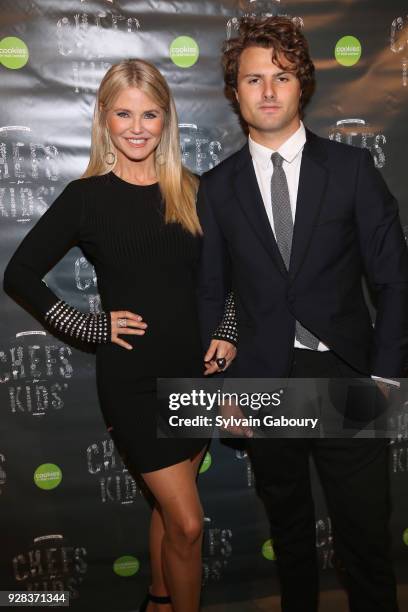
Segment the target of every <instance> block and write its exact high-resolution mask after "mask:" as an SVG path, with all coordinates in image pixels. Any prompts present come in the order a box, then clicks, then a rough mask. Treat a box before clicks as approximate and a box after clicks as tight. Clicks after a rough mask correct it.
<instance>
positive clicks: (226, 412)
mask: <svg viewBox="0 0 408 612" xmlns="http://www.w3.org/2000/svg"><path fill="white" fill-rule="evenodd" d="M218 413H219V415H220V416H221V417H222V418H223V419H230V418H231V417H233V420H234V422H235V423H239V422H240V421H242V419H244V418H245V416H244V414H243V413H242V410H241V408H239V406H237V405H236V404H232V403H231V404H230V403H228V404H222V405H221V406H219V407H218ZM220 429H221V431H228V433H230V434H232V435H233V436H245V437H246V438H252V437H253V435H254V432H253V430H252V429H251V427H244V426H242V425H239V424H237V425H235V424H227V425H225V426H221V427H220Z"/></svg>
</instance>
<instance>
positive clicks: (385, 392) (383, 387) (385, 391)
mask: <svg viewBox="0 0 408 612" xmlns="http://www.w3.org/2000/svg"><path fill="white" fill-rule="evenodd" d="M375 384H376V385H377V387H378V388H379V390H380V391H381V393H382V394H383V396H384V397H385V399H386V400H388V399H390V393H391V386H390V385H388V384H387V383H385V382H383V381H382V380H376V381H375Z"/></svg>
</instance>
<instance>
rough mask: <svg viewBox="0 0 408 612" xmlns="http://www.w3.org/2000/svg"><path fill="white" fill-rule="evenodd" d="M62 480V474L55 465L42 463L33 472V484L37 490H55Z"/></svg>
mask: <svg viewBox="0 0 408 612" xmlns="http://www.w3.org/2000/svg"><path fill="white" fill-rule="evenodd" d="M61 480H62V472H61V470H60V468H59V467H58V465H55V463H43V464H42V465H39V466H38V468H37V469H36V470H35V472H34V483H35V484H36V485H37V487H38V488H39V489H45V490H47V491H49V490H50V489H55V487H58V485H59V484H60V482H61Z"/></svg>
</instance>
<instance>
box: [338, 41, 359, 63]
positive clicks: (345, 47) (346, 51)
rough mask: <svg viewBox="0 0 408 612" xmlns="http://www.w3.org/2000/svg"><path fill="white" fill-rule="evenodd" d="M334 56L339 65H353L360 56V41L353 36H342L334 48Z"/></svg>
mask: <svg viewBox="0 0 408 612" xmlns="http://www.w3.org/2000/svg"><path fill="white" fill-rule="evenodd" d="M334 57H335V58H336V60H337V62H338V63H339V64H340V65H341V66H354V65H355V64H357V62H358V60H359V59H360V57H361V43H360V41H359V40H358V38H356V37H355V36H343V37H342V38H340V40H338V41H337V43H336V46H335V48H334Z"/></svg>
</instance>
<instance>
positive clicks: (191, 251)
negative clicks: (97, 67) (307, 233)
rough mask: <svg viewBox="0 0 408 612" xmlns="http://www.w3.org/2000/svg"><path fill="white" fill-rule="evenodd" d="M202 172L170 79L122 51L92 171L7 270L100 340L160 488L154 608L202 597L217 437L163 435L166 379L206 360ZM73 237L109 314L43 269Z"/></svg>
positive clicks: (45, 310) (101, 361)
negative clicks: (211, 451)
mask: <svg viewBox="0 0 408 612" xmlns="http://www.w3.org/2000/svg"><path fill="white" fill-rule="evenodd" d="M197 182H198V181H197V179H196V177H195V176H194V175H192V174H191V173H190V172H189V171H188V170H187V169H186V168H184V167H183V166H182V164H181V159H180V148H179V135H178V122H177V114H176V110H175V105H174V101H173V99H172V96H171V93H170V91H169V88H168V85H167V83H166V81H165V79H164V78H163V76H162V75H161V73H160V72H159V71H158V70H157V69H156V68H155V67H154V66H153V65H151V64H149V63H147V62H145V61H142V60H136V59H134V60H125V61H122V62H120V63H119V64H116V65H114V66H112V67H111V68H110V70H109V71H108V72H107V74H106V75H105V77H104V78H103V80H102V83H101V85H100V88H99V91H98V95H97V101H96V106H95V113H94V119H93V126H92V145H91V155H90V161H89V165H88V168H87V170H86V172H85V174H84V176H83V177H82V178H81V179H79V180H75V181H73V182H71V183H70V184H69V185H68V186H67V187H66V188H65V190H64V191H63V192H62V194H61V195H60V196H59V197H58V198H57V200H56V201H55V202H54V204H53V205H52V206H51V207H50V208H49V210H48V211H47V212H46V213H45V214H44V215H43V217H42V218H41V219H40V220H39V221H38V223H37V224H36V226H35V227H34V228H33V229H32V230H31V232H29V234H28V235H27V236H26V238H25V239H24V241H23V242H22V244H21V245H20V247H19V248H18V250H17V251H16V253H15V254H14V256H13V258H12V260H11V261H10V263H9V265H8V267H7V269H6V272H5V289H6V290H7V291H8V292H9V293H12V294H17V295H18V296H19V297H20V299H23V301H25V302H26V303H27V304H28V305H30V306H31V307H32V308H34V309H35V310H36V311H37V312H38V313H39V315H41V316H43V318H44V319H45V321H46V322H47V324H48V325H49V327H50V328H55V329H56V330H58V332H59V333H65V334H67V335H68V336H72V337H74V338H79V339H82V340H84V341H88V342H93V343H95V344H96V345H97V351H96V366H97V385H98V393H99V398H100V404H101V409H102V412H103V416H104V418H105V421H106V423H107V425H108V426H109V430H110V431H111V435H112V437H113V439H114V440H115V442H116V444H117V446H118V448H119V450H120V451H121V453H122V454H123V456H124V458H125V461H126V463H127V465H128V467H129V469H130V470H131V471H132V472H133V473H135V474H136V473H137V474H140V475H141V476H142V478H143V479H144V481H145V483H146V485H147V486H148V488H149V489H150V492H151V493H152V495H153V497H154V500H155V504H154V509H153V513H152V521H151V531H150V550H151V568H152V584H151V587H150V591H149V594H148V597H147V599H146V601H145V602H144V604H143V606H142V608H141V609H144V610H148V611H149V612H170V611H174V612H195V611H196V610H198V608H199V597H200V583H201V561H200V559H201V538H202V523H203V520H202V518H203V517H202V509H201V504H200V500H199V497H198V494H197V488H196V475H197V471H198V468H199V465H200V462H201V460H202V457H203V454H204V452H205V447H206V441H205V440H197V439H195V440H194V439H184V440H178V441H175V440H170V439H168V440H165V439H160V438H159V439H158V438H157V437H156V420H155V415H156V413H157V410H158V408H157V400H156V378H157V377H159V376H161V377H194V376H199V375H201V373H202V370H203V351H202V346H201V343H200V338H199V329H198V322H197V313H196V305H195V282H194V279H195V270H196V263H197V260H198V257H199V251H200V235H201V228H200V224H199V221H198V218H197V214H196V209H195V199H196V191H197ZM73 245H79V246H80V247H81V248H82V250H83V252H84V254H85V255H86V257H87V258H88V259H89V261H91V262H92V263H93V265H94V267H95V270H96V274H97V278H98V288H99V293H100V295H101V300H102V305H103V308H104V311H103V312H102V313H100V314H97V315H91V314H84V313H81V312H79V311H78V310H76V309H74V308H72V307H70V306H69V305H68V304H66V303H65V302H63V301H61V300H59V299H58V297H57V296H56V295H55V294H54V293H53V292H52V291H51V290H50V289H49V288H48V287H47V285H46V284H45V283H44V282H43V281H42V279H43V277H44V275H45V274H46V273H47V272H48V271H49V269H50V268H51V267H52V266H53V265H54V264H55V263H56V262H57V261H58V260H59V259H60V258H61V257H62V256H63V255H64V254H65V252H66V251H67V250H68V249H69V248H70V247H71V246H73ZM222 314H223V313H221V315H222ZM229 315H230V313H229V312H226V316H229ZM224 316H225V315H224ZM220 319H221V316H220ZM223 321H225V320H222V321H220V327H219V328H218V329H217V330H216V331H215V333H214V338H216V339H217V340H218V344H217V343H216V349H217V352H216V354H215V355H214V359H213V360H212V363H211V364H210V365H209V366H208V367H209V369H210V370H211V371H213V370H214V368H216V367H217V366H214V361H215V357H218V358H221V359H224V360H225V361H226V365H227V366H228V364H229V363H230V361H231V360H232V359H233V358H234V356H235V347H234V340H235V338H234V333H233V331H232V332H231V329H230V325H229V324H228V327H227V326H223V325H222V323H223ZM224 340H225V341H224ZM212 346H214V341H213V342H212ZM223 365H224V364H223V363H221V366H223Z"/></svg>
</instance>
